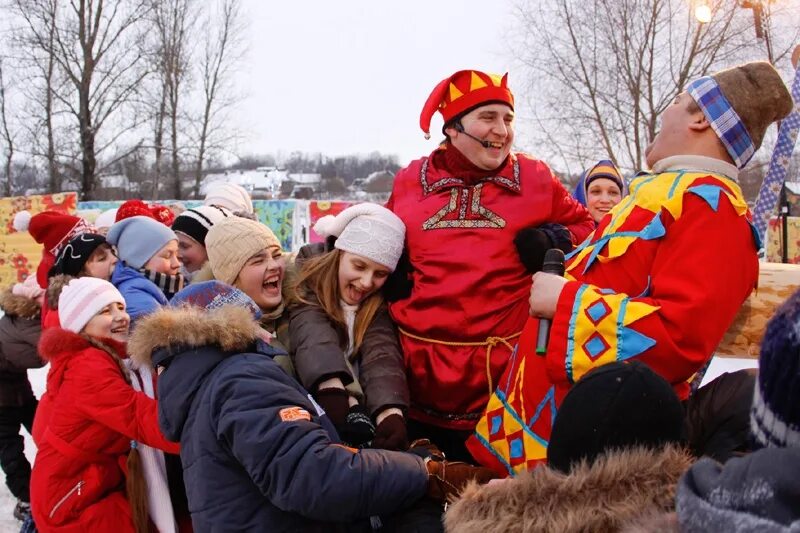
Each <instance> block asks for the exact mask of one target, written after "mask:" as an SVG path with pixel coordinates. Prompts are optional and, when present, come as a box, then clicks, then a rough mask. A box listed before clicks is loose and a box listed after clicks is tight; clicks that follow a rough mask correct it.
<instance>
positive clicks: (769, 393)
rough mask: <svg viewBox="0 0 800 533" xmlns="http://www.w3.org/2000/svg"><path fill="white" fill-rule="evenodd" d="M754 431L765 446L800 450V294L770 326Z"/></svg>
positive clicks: (781, 309)
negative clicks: (799, 448)
mask: <svg viewBox="0 0 800 533" xmlns="http://www.w3.org/2000/svg"><path fill="white" fill-rule="evenodd" d="M750 429H751V431H752V433H753V436H754V437H755V439H756V442H758V443H759V444H761V445H762V446H769V447H790V448H798V447H800V291H798V292H795V293H794V294H793V295H791V296H790V297H789V298H788V299H787V300H786V301H785V302H784V303H783V305H781V306H780V307H779V308H778V310H777V311H776V312H775V315H774V316H773V317H772V318H771V319H770V321H769V323H767V329H766V332H765V333H764V340H763V341H761V354H760V355H759V357H758V381H757V383H756V388H755V392H754V393H753V406H752V408H751V410H750Z"/></svg>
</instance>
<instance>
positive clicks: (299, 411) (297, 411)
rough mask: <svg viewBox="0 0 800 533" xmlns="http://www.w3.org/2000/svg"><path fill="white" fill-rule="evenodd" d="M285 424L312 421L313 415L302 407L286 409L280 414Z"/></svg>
mask: <svg viewBox="0 0 800 533" xmlns="http://www.w3.org/2000/svg"><path fill="white" fill-rule="evenodd" d="M278 416H280V417H281V420H282V421H283V422H295V421H297V420H311V415H310V414H309V413H308V411H306V410H305V409H303V408H302V407H286V408H285V409H281V410H280V412H278Z"/></svg>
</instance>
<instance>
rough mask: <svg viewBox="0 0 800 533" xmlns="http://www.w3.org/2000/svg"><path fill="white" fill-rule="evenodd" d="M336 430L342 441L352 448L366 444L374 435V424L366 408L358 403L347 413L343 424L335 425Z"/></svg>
mask: <svg viewBox="0 0 800 533" xmlns="http://www.w3.org/2000/svg"><path fill="white" fill-rule="evenodd" d="M336 430H337V431H338V432H339V436H340V437H341V438H342V441H343V442H344V443H345V444H347V445H349V446H352V447H353V448H361V447H364V446H366V445H368V444H369V443H370V442H371V441H372V439H373V438H374V437H375V424H373V423H372V419H370V417H369V415H368V414H367V410H366V409H364V408H363V407H362V406H360V405H354V406H352V407H351V408H350V412H349V413H347V417H346V418H345V421H344V424H343V425H342V426H341V427H340V426H337V427H336Z"/></svg>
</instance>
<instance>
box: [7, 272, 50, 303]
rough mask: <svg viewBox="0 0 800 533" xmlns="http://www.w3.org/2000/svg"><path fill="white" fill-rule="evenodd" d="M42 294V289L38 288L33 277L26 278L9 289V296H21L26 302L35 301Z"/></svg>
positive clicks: (37, 283)
mask: <svg viewBox="0 0 800 533" xmlns="http://www.w3.org/2000/svg"><path fill="white" fill-rule="evenodd" d="M43 293H44V289H42V288H41V287H40V286H39V282H38V281H36V278H35V277H33V276H28V277H27V278H25V281H23V282H22V283H15V284H14V286H13V287H11V294H13V295H14V296H22V297H23V298H27V299H28V300H35V299H37V298H38V297H39V296H41V295H42V294H43Z"/></svg>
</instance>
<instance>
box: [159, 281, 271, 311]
mask: <svg viewBox="0 0 800 533" xmlns="http://www.w3.org/2000/svg"><path fill="white" fill-rule="evenodd" d="M169 305H170V306H171V307H180V306H183V305H190V306H192V307H202V308H203V309H205V310H207V311H210V310H212V309H218V308H220V307H222V306H223V305H235V306H237V307H244V308H245V309H248V310H249V311H250V312H251V313H253V318H255V319H256V320H258V319H260V318H261V309H259V307H258V305H256V303H255V302H254V301H253V299H252V298H250V297H249V296H248V295H246V294H245V293H244V292H242V291H240V290H239V289H237V288H236V287H231V286H230V285H227V284H225V283H222V282H220V281H216V280H212V281H204V282H202V283H193V284H191V285H189V286H188V287H186V288H185V289H183V290H181V291H180V292H178V293H177V294H176V295H175V296H173V297H172V300H170V302H169Z"/></svg>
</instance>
